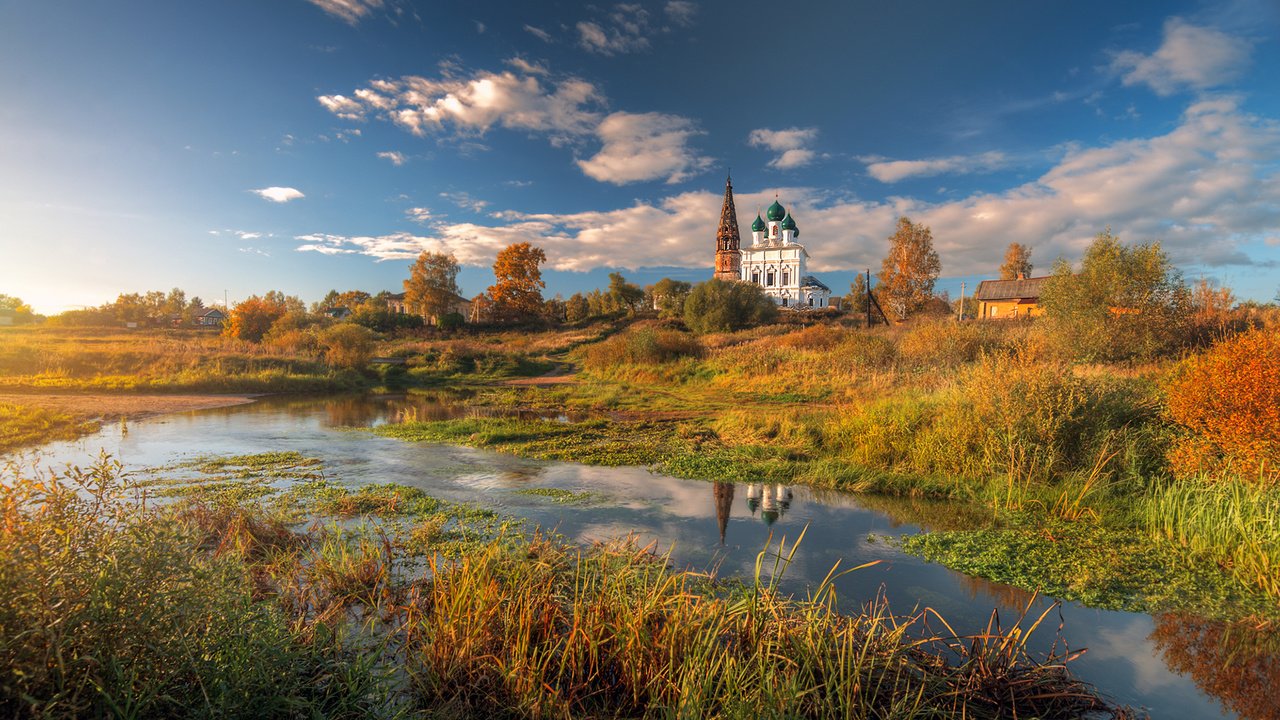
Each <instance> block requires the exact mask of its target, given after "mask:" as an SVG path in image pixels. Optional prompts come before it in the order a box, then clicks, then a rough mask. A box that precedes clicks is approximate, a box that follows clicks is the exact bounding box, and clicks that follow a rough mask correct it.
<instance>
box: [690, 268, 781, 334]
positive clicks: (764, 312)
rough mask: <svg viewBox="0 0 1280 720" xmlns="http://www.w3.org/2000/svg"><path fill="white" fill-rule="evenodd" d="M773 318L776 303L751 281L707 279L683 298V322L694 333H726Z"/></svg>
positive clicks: (769, 320)
mask: <svg viewBox="0 0 1280 720" xmlns="http://www.w3.org/2000/svg"><path fill="white" fill-rule="evenodd" d="M777 317H778V306H777V305H776V304H775V303H774V302H773V299H772V298H770V297H769V296H768V295H766V294H765V292H764V289H763V288H761V287H760V286H759V285H755V284H753V283H745V282H725V281H723V280H708V281H706V282H704V283H699V284H698V285H696V286H694V288H693V290H691V291H690V292H689V296H688V297H687V298H686V299H685V301H684V323H685V325H688V326H689V329H690V330H693V331H694V332H696V333H711V332H728V331H730V330H738V329H741V328H744V327H748V326H751V325H761V324H764V323H770V322H773V321H774V320H776V319H777Z"/></svg>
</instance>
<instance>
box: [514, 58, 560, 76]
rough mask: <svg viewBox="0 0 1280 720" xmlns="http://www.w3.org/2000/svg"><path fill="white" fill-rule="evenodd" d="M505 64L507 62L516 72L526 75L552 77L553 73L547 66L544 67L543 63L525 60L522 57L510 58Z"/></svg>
mask: <svg viewBox="0 0 1280 720" xmlns="http://www.w3.org/2000/svg"><path fill="white" fill-rule="evenodd" d="M504 62H506V64H508V65H510V66H511V67H513V68H515V69H516V70H519V71H520V72H522V73H524V74H525V75H550V74H551V71H550V70H548V69H547V66H546V65H543V64H541V63H536V62H533V61H530V60H525V59H524V58H522V57H513V58H508V59H506V60H505V61H504Z"/></svg>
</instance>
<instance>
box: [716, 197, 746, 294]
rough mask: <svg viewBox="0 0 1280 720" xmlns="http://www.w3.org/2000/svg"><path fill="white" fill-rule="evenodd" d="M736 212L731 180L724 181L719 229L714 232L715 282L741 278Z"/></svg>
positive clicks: (740, 253) (740, 255)
mask: <svg viewBox="0 0 1280 720" xmlns="http://www.w3.org/2000/svg"><path fill="white" fill-rule="evenodd" d="M741 242H742V240H741V238H740V237H739V236H738V212H737V211H736V210H734V208H733V178H728V177H727V178H725V181H724V207H723V208H721V209H720V228H719V229H718V230H716V272H715V275H714V277H715V279H717V280H738V279H740V278H741V277H742V252H741V251H740V250H739V249H738V245H739V244H740V243H741Z"/></svg>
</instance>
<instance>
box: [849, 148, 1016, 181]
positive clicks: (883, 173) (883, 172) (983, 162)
mask: <svg viewBox="0 0 1280 720" xmlns="http://www.w3.org/2000/svg"><path fill="white" fill-rule="evenodd" d="M863 160H864V161H867V174H868V175H870V176H871V177H873V178H875V179H877V180H879V181H880V182H883V183H895V182H898V181H899V180H906V179H907V178H913V177H931V176H934V175H948V174H950V175H967V174H970V173H982V172H993V171H995V170H998V169H1000V168H1002V167H1004V166H1005V165H1007V164H1008V163H1009V158H1008V157H1007V156H1006V155H1005V154H1004V153H1001V152H994V151H993V152H986V153H981V154H979V155H952V156H950V157H937V158H924V159H921V160H888V159H884V158H863Z"/></svg>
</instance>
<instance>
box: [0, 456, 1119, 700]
mask: <svg viewBox="0 0 1280 720" xmlns="http://www.w3.org/2000/svg"><path fill="white" fill-rule="evenodd" d="M120 471H121V468H120V466H119V465H118V464H117V463H114V462H112V461H110V459H108V458H103V459H102V460H101V461H100V462H99V463H98V464H96V465H95V466H93V467H91V468H89V469H87V470H80V469H72V470H70V471H68V472H67V473H65V474H63V475H61V476H58V475H49V476H32V475H29V474H20V473H17V472H16V471H15V470H14V469H12V468H10V469H9V470H7V471H6V475H5V477H3V478H2V480H3V482H2V483H0V487H4V488H5V494H4V496H3V498H2V500H3V502H2V503H0V515H2V519H3V522H0V710H3V711H4V712H5V713H6V714H9V715H40V716H42V717H53V718H60V717H83V716H86V715H94V716H98V715H129V716H131V717H139V718H148V717H207V716H221V717H298V716H307V717H366V716H400V715H425V716H429V717H430V716H434V717H442V716H447V717H477V718H479V717H494V716H498V717H530V716H537V717H567V718H575V717H581V718H586V717H638V716H698V717H708V716H721V717H738V716H747V715H750V716H753V717H757V716H760V715H761V714H764V715H777V716H787V717H848V716H856V717H889V716H903V715H928V716H940V715H948V716H954V715H964V716H965V717H973V718H997V717H1013V716H1017V717H1024V716H1036V717H1042V718H1064V719H1065V718H1075V717H1079V716H1081V715H1082V714H1087V713H1095V714H1096V715H1097V716H1099V717H1121V716H1123V712H1124V711H1123V710H1121V709H1118V708H1115V707H1114V706H1112V705H1111V704H1109V703H1107V702H1106V701H1105V700H1103V699H1102V698H1100V697H1099V696H1098V695H1097V694H1096V693H1095V692H1094V691H1093V690H1092V688H1090V687H1089V686H1088V685H1086V684H1084V683H1082V682H1080V681H1079V680H1077V679H1076V678H1074V677H1073V676H1072V675H1071V673H1070V672H1069V670H1068V669H1067V667H1066V663H1067V661H1069V660H1070V659H1071V658H1070V657H1067V656H1061V655H1050V656H1048V657H1035V656H1033V655H1032V654H1031V653H1030V652H1029V651H1028V649H1027V646H1026V638H1027V635H1028V634H1029V633H1030V632H1032V631H1034V630H1035V629H1036V627H1037V626H1038V625H1039V624H1040V623H1041V622H1042V621H1043V619H1044V618H1043V616H1042V617H1041V618H1038V619H1037V618H1024V619H1022V620H1019V621H1017V622H1016V623H1015V624H1014V625H1013V626H1012V627H1003V628H1002V627H1001V626H999V625H998V624H997V623H994V622H993V624H992V626H991V627H988V628H987V629H986V630H985V631H983V632H980V633H978V634H975V635H957V634H956V633H955V632H954V631H953V630H951V629H950V628H947V629H946V632H944V633H931V632H929V630H928V628H929V623H928V622H926V620H925V615H924V614H917V615H913V616H911V617H905V618H904V617H898V616H894V615H893V614H892V613H890V612H889V610H888V608H887V607H886V606H885V605H884V604H883V603H879V602H877V603H872V604H871V605H870V606H868V607H867V608H866V609H865V610H864V612H862V613H860V614H857V615H846V614H843V613H840V612H838V611H837V610H836V609H835V598H834V595H833V593H832V592H831V591H830V586H829V585H827V584H826V583H824V584H823V585H822V586H821V587H819V588H817V589H815V591H814V594H813V596H812V597H811V598H810V599H804V600H796V599H791V598H788V597H784V596H782V595H780V594H779V593H778V592H777V587H776V584H773V583H769V584H762V583H761V582H760V581H759V580H757V582H756V583H755V584H754V585H751V584H750V583H748V584H746V585H733V586H722V585H719V584H717V583H715V582H713V581H712V580H710V579H709V578H708V577H707V576H705V575H700V574H694V573H689V572H682V571H677V570H674V569H672V568H671V567H670V566H669V564H668V563H667V562H666V561H665V559H664V558H661V557H655V556H654V555H652V554H651V553H650V552H649V551H648V550H646V549H644V548H639V547H636V546H635V545H634V544H633V543H629V542H625V541H624V542H621V543H618V544H614V545H609V546H596V547H590V548H586V547H581V546H574V545H569V544H567V543H565V542H564V541H563V540H559V539H555V538H551V537H548V536H545V535H539V534H534V535H532V536H514V535H505V536H504V535H491V536H489V538H488V539H487V540H485V541H483V542H481V543H479V544H477V545H476V546H475V547H474V549H473V550H472V551H470V552H468V553H465V554H462V555H456V556H448V555H443V554H440V553H438V552H434V551H433V550H432V547H431V546H430V544H428V546H427V547H426V548H418V549H413V548H412V546H410V545H406V544H404V543H403V539H402V538H400V537H398V536H397V535H395V534H394V529H393V528H388V527H385V526H384V527H356V528H348V527H344V526H340V525H333V524H312V526H311V527H309V528H306V529H297V526H296V525H293V524H292V523H291V522H290V521H289V520H288V519H287V517H285V516H281V515H272V514H270V513H268V512H267V511H266V510H264V509H263V508H262V507H261V506H258V505H256V504H248V505H244V506H239V507H232V506H210V505H207V504H203V503H195V504H182V503H176V504H173V505H169V506H164V507H145V506H142V505H141V504H139V502H138V500H137V499H135V498H133V496H132V495H131V491H130V489H129V487H128V485H127V484H126V483H125V482H124V480H123V479H122V476H121V472H120ZM770 554H771V553H769V552H766V553H761V559H760V561H759V562H758V564H759V563H762V562H765V561H767V560H768V556H769V555H770ZM772 555H773V562H774V564H775V568H774V572H773V574H772V577H774V578H776V577H778V576H779V573H778V572H777V569H778V567H780V566H782V565H785V564H786V563H788V562H790V561H791V558H792V557H793V556H794V546H793V547H792V551H791V553H790V554H789V555H787V556H785V557H784V555H783V552H782V550H781V549H779V550H777V551H776V552H775V553H772ZM413 558H418V559H419V560H420V562H414V561H413ZM423 565H425V569H423ZM760 576H761V573H760V572H759V571H758V572H757V578H759V577H760ZM774 583H776V580H775V581H774ZM930 617H932V618H933V619H935V620H936V616H930ZM944 626H945V623H944Z"/></svg>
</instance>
